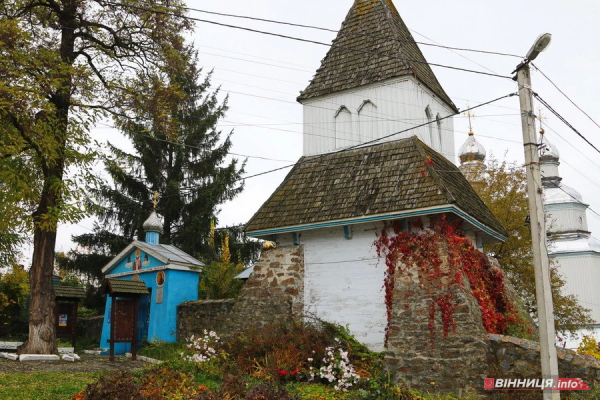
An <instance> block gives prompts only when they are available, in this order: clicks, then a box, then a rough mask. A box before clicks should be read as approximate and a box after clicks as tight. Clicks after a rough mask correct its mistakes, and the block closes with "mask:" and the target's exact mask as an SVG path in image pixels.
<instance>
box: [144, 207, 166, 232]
mask: <svg viewBox="0 0 600 400" xmlns="http://www.w3.org/2000/svg"><path fill="white" fill-rule="evenodd" d="M143 228H144V230H145V231H146V232H158V233H163V224H162V221H161V220H160V218H158V215H156V211H152V214H150V217H148V219H147V220H146V222H144V225H143Z"/></svg>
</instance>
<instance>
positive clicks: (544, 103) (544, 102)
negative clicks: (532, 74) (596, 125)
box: [533, 92, 600, 153]
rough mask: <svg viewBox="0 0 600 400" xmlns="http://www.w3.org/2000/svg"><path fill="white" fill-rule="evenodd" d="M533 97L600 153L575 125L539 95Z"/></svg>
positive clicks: (534, 94)
mask: <svg viewBox="0 0 600 400" xmlns="http://www.w3.org/2000/svg"><path fill="white" fill-rule="evenodd" d="M533 97H535V98H536V99H537V100H538V101H539V102H540V103H542V105H543V106H544V107H546V108H547V109H548V110H549V111H550V112H551V113H552V114H554V115H555V116H556V118H558V119H559V120H561V121H562V122H563V123H564V124H565V125H567V126H568V127H569V128H570V129H571V130H572V131H573V132H575V133H576V134H577V135H578V136H579V137H581V138H582V139H583V140H584V141H585V142H586V143H587V144H589V145H590V146H591V147H592V148H593V149H594V150H596V151H597V152H598V153H600V150H599V149H598V148H597V147H596V146H594V144H593V143H592V142H590V141H589V140H588V139H587V138H586V137H585V136H583V134H582V133H581V132H579V131H578V130H577V129H575V127H574V126H573V125H571V124H570V123H569V121H567V120H566V119H565V118H564V117H563V116H562V115H560V114H559V113H558V112H557V111H556V110H554V108H552V107H551V106H550V104H548V103H547V102H546V101H545V100H544V99H542V98H541V97H540V95H538V94H537V93H535V92H534V93H533Z"/></svg>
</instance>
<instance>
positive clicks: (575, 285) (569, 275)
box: [551, 254, 600, 324]
mask: <svg viewBox="0 0 600 400" xmlns="http://www.w3.org/2000/svg"><path fill="white" fill-rule="evenodd" d="M551 260H552V261H553V265H555V266H556V267H557V269H558V272H559V273H560V274H561V275H562V276H563V278H564V280H565V286H564V287H563V290H564V293H566V294H573V295H576V296H577V298H578V300H579V302H580V304H581V306H582V307H584V308H588V309H590V310H591V311H592V319H594V320H595V321H596V324H600V289H599V288H598V282H600V254H596V255H593V254H581V255H576V254H574V255H570V254H559V255H555V256H552V257H551Z"/></svg>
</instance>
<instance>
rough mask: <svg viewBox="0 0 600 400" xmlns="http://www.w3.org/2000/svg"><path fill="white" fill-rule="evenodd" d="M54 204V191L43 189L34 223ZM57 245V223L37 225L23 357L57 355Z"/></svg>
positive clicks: (30, 274) (34, 235)
mask: <svg viewBox="0 0 600 400" xmlns="http://www.w3.org/2000/svg"><path fill="white" fill-rule="evenodd" d="M61 175H62V174H61ZM52 178H54V177H52ZM52 178H46V180H45V181H46V184H45V187H46V188H47V187H48V186H50V185H48V183H47V182H48V181H50V180H52ZM54 203H55V198H54V195H53V193H52V192H51V190H48V189H45V190H43V191H42V198H41V201H40V206H39V207H38V209H37V210H36V212H35V213H34V216H33V217H34V221H36V222H39V220H40V219H41V218H40V217H43V216H47V212H48V208H49V207H50V206H52V205H54ZM55 244H56V223H54V229H48V228H47V227H40V226H39V225H37V224H36V227H35V231H34V234H33V262H32V264H31V270H30V271H29V287H30V296H31V297H30V298H31V300H30V303H29V339H28V340H27V341H26V342H25V343H24V344H23V345H22V346H21V348H20V349H19V353H20V354H58V348H57V345H56V322H55V316H54V304H55V299H54V291H53V290H52V273H53V271H54V246H55Z"/></svg>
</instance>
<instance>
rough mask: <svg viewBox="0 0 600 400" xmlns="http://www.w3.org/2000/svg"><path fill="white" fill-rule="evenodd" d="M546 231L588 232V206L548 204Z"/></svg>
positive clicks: (546, 209) (545, 209)
mask: <svg viewBox="0 0 600 400" xmlns="http://www.w3.org/2000/svg"><path fill="white" fill-rule="evenodd" d="M544 211H545V212H546V230H547V231H548V232H550V233H560V232H574V231H587V230H588V225H587V218H586V215H585V212H586V206H584V205H583V204H581V203H566V204H556V205H552V204H548V205H546V206H545V207H544Z"/></svg>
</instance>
